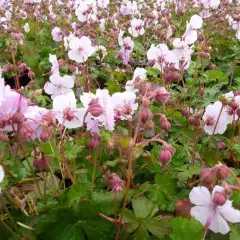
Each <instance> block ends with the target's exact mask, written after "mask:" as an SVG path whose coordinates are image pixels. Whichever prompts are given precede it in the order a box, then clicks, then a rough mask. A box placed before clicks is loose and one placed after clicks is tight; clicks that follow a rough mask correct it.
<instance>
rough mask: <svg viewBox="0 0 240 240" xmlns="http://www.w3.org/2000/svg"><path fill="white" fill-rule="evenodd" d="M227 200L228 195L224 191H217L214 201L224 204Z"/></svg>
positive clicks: (218, 204) (219, 204)
mask: <svg viewBox="0 0 240 240" xmlns="http://www.w3.org/2000/svg"><path fill="white" fill-rule="evenodd" d="M226 201H227V198H226V196H225V195H224V194H223V193H222V192H215V194H214V196H213V203H214V204H215V205H217V206H222V205H224V204H225V202H226Z"/></svg>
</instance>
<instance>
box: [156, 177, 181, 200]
mask: <svg viewBox="0 0 240 240" xmlns="http://www.w3.org/2000/svg"><path fill="white" fill-rule="evenodd" d="M155 182H156V183H157V184H158V186H159V187H160V189H161V190H162V191H163V192H164V193H165V194H166V196H167V197H169V198H170V197H171V196H174V195H175V194H176V192H177V182H176V180H175V179H174V178H173V177H172V175H170V174H161V173H158V174H156V175H155Z"/></svg>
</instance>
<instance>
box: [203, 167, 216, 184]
mask: <svg viewBox="0 0 240 240" xmlns="http://www.w3.org/2000/svg"><path fill="white" fill-rule="evenodd" d="M200 180H201V182H203V183H204V184H206V185H210V184H212V183H214V182H215V180H216V172H215V171H213V170H212V169H211V168H204V169H203V170H202V171H201V173H200Z"/></svg>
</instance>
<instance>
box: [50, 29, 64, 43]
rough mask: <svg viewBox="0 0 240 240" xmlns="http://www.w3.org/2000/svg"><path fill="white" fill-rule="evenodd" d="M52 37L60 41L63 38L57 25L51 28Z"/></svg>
mask: <svg viewBox="0 0 240 240" xmlns="http://www.w3.org/2000/svg"><path fill="white" fill-rule="evenodd" d="M52 37H53V40H54V41H55V42H61V41H62V40H63V32H62V31H61V29H60V28H59V27H55V28H54V29H53V30H52Z"/></svg>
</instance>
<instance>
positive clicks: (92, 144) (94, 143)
mask: <svg viewBox="0 0 240 240" xmlns="http://www.w3.org/2000/svg"><path fill="white" fill-rule="evenodd" d="M99 140H100V137H96V136H94V137H93V138H92V139H91V141H90V143H89V149H90V150H93V149H96V148H97V147H98V146H99Z"/></svg>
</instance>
